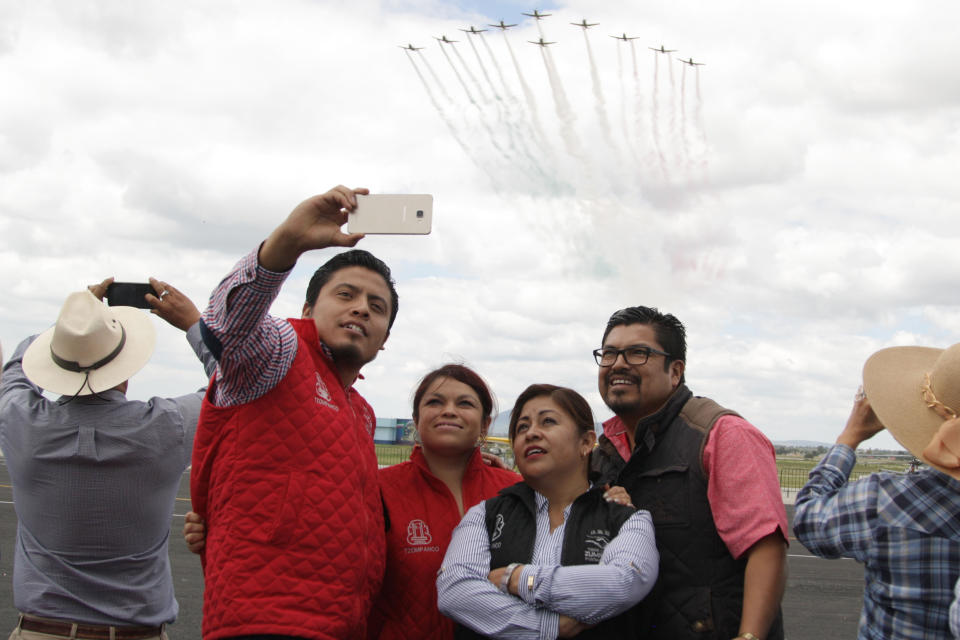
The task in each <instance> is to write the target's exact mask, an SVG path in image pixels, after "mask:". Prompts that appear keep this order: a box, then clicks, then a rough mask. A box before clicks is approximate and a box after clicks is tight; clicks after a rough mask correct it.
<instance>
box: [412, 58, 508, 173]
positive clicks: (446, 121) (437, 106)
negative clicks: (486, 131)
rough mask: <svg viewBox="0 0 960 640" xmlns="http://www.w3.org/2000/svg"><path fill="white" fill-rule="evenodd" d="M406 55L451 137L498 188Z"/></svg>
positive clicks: (414, 64) (425, 80)
mask: <svg viewBox="0 0 960 640" xmlns="http://www.w3.org/2000/svg"><path fill="white" fill-rule="evenodd" d="M404 53H405V54H407V60H409V61H410V65H411V66H413V70H414V71H415V72H416V73H417V77H418V78H420V82H421V83H422V84H423V88H424V90H425V91H426V93H427V97H428V98H429V99H430V103H431V104H432V105H433V108H434V109H436V111H437V113H438V114H439V115H440V119H441V120H443V123H444V124H445V125H446V126H447V129H449V130H450V135H451V136H453V139H454V141H456V143H457V144H458V145H459V146H460V148H461V149H462V150H463V153H464V154H465V155H466V156H467V157H468V158H469V159H470V161H471V162H473V164H474V165H476V167H477V168H478V169H480V170H481V171H483V172H484V173H485V174H487V177H488V178H490V182H491V183H493V184H494V186H496V184H497V181H496V180H495V179H494V177H493V175H492V174H491V173H490V172H489V171H487V169H486V167H484V166H483V164H481V162H480V161H479V160H478V159H477V157H476V155H474V153H473V151H472V150H471V149H470V147H468V146H467V145H466V143H465V142H464V141H463V138H461V137H460V133H459V132H458V131H457V128H456V127H455V126H454V124H453V122H452V121H451V120H450V118H449V117H448V116H447V113H446V111H444V109H443V107H441V106H440V103H439V102H437V98H436V97H435V96H434V95H433V91H432V90H431V89H430V84H429V83H428V82H427V79H426V78H425V77H424V76H423V74H422V73H421V72H420V68H419V67H418V66H417V63H416V62H414V61H413V56H411V55H410V52H409V51H404ZM417 53H420V52H419V51H418V52H417ZM420 58H421V60H425V58H424V57H423V54H422V53H420ZM428 66H429V65H428ZM434 77H436V76H434ZM438 81H439V80H438ZM440 88H441V90H443V87H442V85H441V87H440Z"/></svg>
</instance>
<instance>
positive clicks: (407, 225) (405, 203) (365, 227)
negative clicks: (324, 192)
mask: <svg viewBox="0 0 960 640" xmlns="http://www.w3.org/2000/svg"><path fill="white" fill-rule="evenodd" d="M432 222H433V196H432V195H429V194H405V195H401V194H377V195H358V196H357V208H356V209H354V210H353V211H351V212H350V214H349V216H348V217H347V232H348V233H380V234H409V235H426V234H428V233H430V228H431V226H432Z"/></svg>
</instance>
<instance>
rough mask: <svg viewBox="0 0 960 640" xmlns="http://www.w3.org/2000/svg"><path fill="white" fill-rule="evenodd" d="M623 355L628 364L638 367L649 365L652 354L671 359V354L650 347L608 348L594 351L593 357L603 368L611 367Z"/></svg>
mask: <svg viewBox="0 0 960 640" xmlns="http://www.w3.org/2000/svg"><path fill="white" fill-rule="evenodd" d="M621 353H622V354H623V359H624V360H626V361H627V364H636V365H641V364H647V360H649V359H650V354H651V353H655V354H657V355H658V356H665V357H668V358H669V357H670V354H669V353H667V352H665V351H657V350H656V349H652V348H650V347H627V348H626V349H613V348H609V347H608V348H606V349H594V350H593V357H594V359H596V361H597V364H598V365H600V366H601V367H609V366H610V365H612V364H613V363H614V362H616V361H617V358H618V357H619V356H620V354H621Z"/></svg>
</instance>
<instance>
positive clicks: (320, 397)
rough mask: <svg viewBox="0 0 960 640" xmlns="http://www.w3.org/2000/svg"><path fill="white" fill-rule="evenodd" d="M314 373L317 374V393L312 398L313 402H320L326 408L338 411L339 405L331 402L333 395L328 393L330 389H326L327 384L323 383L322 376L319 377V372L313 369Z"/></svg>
mask: <svg viewBox="0 0 960 640" xmlns="http://www.w3.org/2000/svg"><path fill="white" fill-rule="evenodd" d="M314 374H315V375H316V376H317V395H316V397H315V398H314V399H313V400H314V402H316V403H317V404H322V405H323V406H325V407H326V408H327V409H333V410H334V411H340V407H338V406H337V405H335V404H334V403H333V397H332V396H331V395H330V390H329V389H327V385H326V384H324V382H323V378H321V377H320V372H318V371H314Z"/></svg>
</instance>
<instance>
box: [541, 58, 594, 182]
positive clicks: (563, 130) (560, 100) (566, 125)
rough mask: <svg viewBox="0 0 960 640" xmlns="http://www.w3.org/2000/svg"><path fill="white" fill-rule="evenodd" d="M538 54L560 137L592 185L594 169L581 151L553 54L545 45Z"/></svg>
mask: <svg viewBox="0 0 960 640" xmlns="http://www.w3.org/2000/svg"><path fill="white" fill-rule="evenodd" d="M540 54H541V55H542V57H543V64H544V66H545V67H546V69H547V79H548V80H549V82H550V90H551V92H552V93H553V104H554V108H555V109H556V112H557V118H559V120H560V137H561V138H562V139H563V142H564V146H565V147H566V149H567V153H569V154H570V156H572V157H573V158H574V159H575V160H577V161H578V162H579V163H580V164H581V165H583V171H584V177H585V179H586V180H585V183H586V184H587V185H593V184H595V182H594V171H593V169H592V167H591V166H590V162H589V160H588V159H587V157H586V156H585V155H584V153H583V149H582V146H581V144H580V139H579V137H578V136H577V129H576V126H577V121H576V116H575V115H574V113H573V109H571V108H570V102H569V100H567V94H566V92H565V91H564V89H563V81H562V80H561V79H560V74H559V73H557V67H556V65H555V64H554V62H553V55H552V54H551V53H550V51H549V50H548V49H547V47H543V46H541V47H540Z"/></svg>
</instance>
